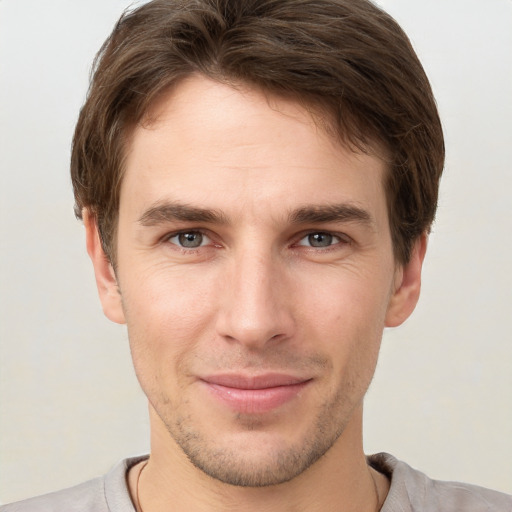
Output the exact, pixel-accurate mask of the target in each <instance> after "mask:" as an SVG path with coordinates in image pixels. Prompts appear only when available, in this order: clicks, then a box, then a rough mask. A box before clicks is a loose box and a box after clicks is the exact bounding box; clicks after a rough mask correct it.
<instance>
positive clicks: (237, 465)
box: [159, 392, 364, 487]
mask: <svg viewBox="0 0 512 512" xmlns="http://www.w3.org/2000/svg"><path fill="white" fill-rule="evenodd" d="M363 394H364V392H363ZM358 403H360V402H357V403H349V402H348V401H347V400H346V396H343V393H341V392H338V394H337V395H336V396H335V397H334V399H332V400H330V401H329V402H326V403H324V404H322V406H321V407H320V410H319V412H317V414H316V420H315V421H314V422H313V423H312V425H311V426H310V428H309V429H308V430H307V431H306V432H305V434H303V436H302V438H301V439H299V440H297V441H295V443H294V444H291V445H288V446H283V447H279V448H276V447H274V448H272V449H268V450H265V449H261V450H254V447H252V448H253V449H252V450H250V448H251V447H249V450H250V451H251V453H253V455H252V456H250V455H249V456H248V455H247V452H244V451H243V449H241V448H239V447H238V448H237V449H233V448H232V447H231V448H230V447H229V446H218V445H217V444H216V443H215V442H214V440H212V439H208V437H207V436H206V435H204V434H203V433H202V432H200V431H199V430H198V429H196V428H194V421H193V420H192V418H191V417H190V416H175V417H173V418H165V417H162V415H160V414H159V415H160V418H161V420H162V421H163V422H164V424H165V426H166V428H167V431H168V432H169V434H170V436H171V437H172V438H173V440H174V442H175V443H176V444H177V445H178V446H179V447H180V448H181V450H182V451H183V453H184V454H185V455H186V457H187V458H188V460H189V461H190V462H191V463H192V465H193V466H194V467H196V468H197V469H199V470H201V471H202V472H203V473H205V474H206V475H208V476H210V477H212V478H214V479H216V480H218V481H220V482H223V483H225V484H229V485H233V486H238V487H267V486H273V485H278V484H281V483H285V482H288V481H290V480H292V479H294V478H296V477H297V476H299V475H300V474H302V473H303V472H304V471H306V470H307V469H308V468H309V467H311V466H312V465H313V464H314V463H315V462H317V461H318V460H319V459H320V458H321V457H322V456H324V455H325V454H326V453H327V452H328V451H329V450H330V448H331V447H332V446H333V445H334V444H335V443H336V441H337V440H338V438H339V437H340V436H341V435H342V433H343V431H344V430H345V428H346V426H347V424H348V422H349V420H350V418H351V416H352V413H353V412H354V409H355V408H356V406H357V405H358ZM169 405H170V404H167V407H168V406H169ZM167 407H164V410H165V409H167V410H170V409H168V408H167ZM238 420H239V424H243V426H244V428H245V430H246V433H247V435H248V441H247V442H248V443H250V435H251V432H255V433H258V431H259V432H262V431H264V429H265V426H264V424H262V423H260V422H258V421H257V420H254V419H251V418H242V417H239V418H238ZM255 451H256V452H258V453H256V455H254V452H255Z"/></svg>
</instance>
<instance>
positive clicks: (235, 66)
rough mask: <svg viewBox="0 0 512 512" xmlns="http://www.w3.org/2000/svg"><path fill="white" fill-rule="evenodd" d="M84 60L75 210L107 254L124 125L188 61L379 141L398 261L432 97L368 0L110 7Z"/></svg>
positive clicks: (434, 129)
mask: <svg viewBox="0 0 512 512" xmlns="http://www.w3.org/2000/svg"><path fill="white" fill-rule="evenodd" d="M93 69H94V73H93V75H92V80H91V85H90V88H89V93H88V96H87V100H86V102H85V104H84V106H83V108H82V110H81V112H80V117H79V119H78V123H77V126H76V131H75V136H74V140H73V149H72V157H71V176H72V181H73V188H74V193H75V200H76V204H75V213H76V215H77V216H78V217H80V218H81V214H82V209H83V208H88V209H89V210H90V211H91V212H92V213H93V215H95V216H96V219H97V222H98V227H99V231H100V237H101V241H102V244H103V248H104V250H105V253H106V254H107V256H108V257H109V258H110V259H111V261H114V257H115V235H116V228H117V220H118V208H119V190H120V184H121V180H122V175H123V156H124V147H125V144H126V143H127V139H128V135H129V133H128V132H129V129H130V127H133V126H134V125H135V124H136V123H138V122H140V121H141V119H142V118H143V116H144V114H145V113H146V112H147V110H148V108H149V106H150V104H151V102H152V101H153V100H154V99H155V98H156V97H157V95H159V94H160V93H162V92H163V91H164V90H166V89H167V88H168V87H169V86H171V85H172V84H175V83H177V81H179V80H180V79H182V78H184V77H186V76H188V75H190V74H192V73H201V74H203V75H205V76H206V77H209V78H211V79H214V80H218V81H222V82H227V83H229V82H232V83H237V82H238V83H239V82H241V83H246V84H249V85H253V86H256V87H259V88H262V89H263V90H264V91H268V92H270V93H273V94H278V95H281V96H282V95H284V96H287V97H291V98H293V99H297V100H298V101H301V102H303V103H305V104H306V105H309V106H314V107H320V109H321V111H322V112H324V113H326V114H327V115H326V116H325V118H326V119H328V124H329V125H330V126H331V127H332V128H334V129H335V132H336V135H337V136H338V137H339V138H340V142H342V143H345V144H348V145H350V146H351V147H353V148H354V149H359V150H363V151H366V150H367V149H368V148H371V147H375V145H379V146H381V147H384V148H385V150H386V153H387V154H388V156H389V168H390V171H389V174H388V176H387V182H386V195H387V206H388V211H389V219H390V229H391V235H392V239H393V247H394V252H395V258H396V259H397V261H398V262H400V263H405V262H407V261H408V259H409V257H410V251H411V247H412V244H413V242H414V241H415V240H416V239H417V238H418V237H419V236H420V235H421V234H422V233H423V232H425V231H427V230H429V229H430V226H431V224H432V222H433V219H434V215H435V211H436V207H437V195H438V187H439V179H440V176H441V172H442V169H443V165H444V142H443V133H442V128H441V123H440V120H439V116H438V112H437V108H436V104H435V100H434V97H433V95H432V91H431V88H430V84H429V82H428V79H427V77H426V75H425V72H424V70H423V68H422V66H421V64H420V62H419V60H418V58H417V56H416V54H415V52H414V50H413V48H412V46H411V44H410V42H409V40H408V38H407V36H406V35H405V33H404V32H403V31H402V29H401V28H400V27H399V26H398V24H397V23H396V22H395V21H394V20H393V18H391V17H390V16H389V15H388V14H386V13H385V12H383V11H382V10H381V9H379V8H378V7H376V6H375V5H374V4H372V3H371V2H370V1H368V0H153V1H151V2H149V3H147V4H145V5H143V6H141V7H139V8H137V9H135V10H133V11H127V12H125V13H124V14H123V15H122V16H121V18H120V20H119V21H118V23H117V25H116V26H115V28H114V30H113V32H112V34H111V35H110V36H109V38H108V39H107V40H106V41H105V43H104V44H103V46H102V48H101V50H100V51H99V53H98V55H97V56H96V60H95V65H94V68H93Z"/></svg>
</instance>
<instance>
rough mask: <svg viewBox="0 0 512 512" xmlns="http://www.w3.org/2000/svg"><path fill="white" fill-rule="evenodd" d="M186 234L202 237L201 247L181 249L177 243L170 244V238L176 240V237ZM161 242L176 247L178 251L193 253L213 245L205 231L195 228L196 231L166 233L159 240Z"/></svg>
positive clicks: (183, 230) (180, 230)
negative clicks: (197, 234) (195, 234)
mask: <svg viewBox="0 0 512 512" xmlns="http://www.w3.org/2000/svg"><path fill="white" fill-rule="evenodd" d="M186 233H199V234H201V235H202V236H203V237H204V239H203V243H201V245H199V246H198V247H183V246H182V245H179V244H178V243H174V242H171V239H172V238H176V237H178V236H180V235H184V234H186ZM161 241H162V242H165V243H170V244H171V245H174V246H176V247H177V248H178V249H180V250H185V251H194V250H197V249H200V248H202V247H206V246H208V245H212V243H213V239H212V237H211V235H210V234H209V232H208V231H207V230H205V229H199V228H196V229H179V230H177V231H172V232H171V233H166V234H165V235H164V236H163V237H162V238H161ZM204 242H206V243H204Z"/></svg>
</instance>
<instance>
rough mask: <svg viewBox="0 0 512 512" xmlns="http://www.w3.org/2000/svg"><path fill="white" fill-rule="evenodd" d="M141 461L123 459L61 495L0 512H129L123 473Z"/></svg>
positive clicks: (33, 499)
mask: <svg viewBox="0 0 512 512" xmlns="http://www.w3.org/2000/svg"><path fill="white" fill-rule="evenodd" d="M141 459H142V458H141V457H138V458H133V459H125V460H123V461H121V462H120V463H119V464H117V465H116V466H115V467H114V468H113V469H112V470H111V471H110V472H109V473H107V474H106V475H105V476H102V477H99V478H95V479H93V480H89V481H88V482H84V483H82V484H79V485H76V486H74V487H70V488H68V489H63V490H61V491H57V492H52V493H50V494H44V495H43V496H37V497H35V498H29V499H27V500H23V501H18V502H16V503H11V504H9V505H3V506H1V507H0V512H63V511H65V512H133V510H134V509H133V505H132V502H131V499H130V494H129V491H128V488H127V485H126V472H127V470H128V469H129V468H130V467H131V466H133V465H134V464H136V463H137V462H139V461H140V460H141Z"/></svg>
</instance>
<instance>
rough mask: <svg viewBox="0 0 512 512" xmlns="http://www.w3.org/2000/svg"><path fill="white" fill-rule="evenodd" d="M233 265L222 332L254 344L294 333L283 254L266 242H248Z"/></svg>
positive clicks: (221, 327) (233, 259)
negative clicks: (265, 245) (263, 243)
mask: <svg viewBox="0 0 512 512" xmlns="http://www.w3.org/2000/svg"><path fill="white" fill-rule="evenodd" d="M230 265H231V267H232V268H231V272H229V275H230V277H231V280H230V281H229V282H227V283H226V288H225V290H224V297H225V300H224V301H223V306H222V310H221V311H220V318H219V328H220V334H221V335H222V336H224V337H226V338H229V339H231V340H236V341H238V342H239V343H242V344H245V345H247V346H252V347H257V346H262V345H264V344H265V343H266V342H268V341H270V340H274V341H277V340H278V339H284V338H286V337H288V336H290V335H291V332H292V329H293V319H292V314H291V309H290V304H289V303H288V301H287V290H286V282H285V281H286V279H285V275H284V272H283V271H284V269H283V266H282V262H281V260H280V258H279V256H278V255H276V254H275V253H274V252H273V251H272V249H271V248H268V247H263V246H262V244H247V246H245V247H243V248H242V247H241V248H239V249H238V250H236V251H234V254H233V256H232V258H231V261H230Z"/></svg>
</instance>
